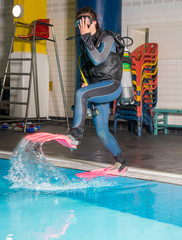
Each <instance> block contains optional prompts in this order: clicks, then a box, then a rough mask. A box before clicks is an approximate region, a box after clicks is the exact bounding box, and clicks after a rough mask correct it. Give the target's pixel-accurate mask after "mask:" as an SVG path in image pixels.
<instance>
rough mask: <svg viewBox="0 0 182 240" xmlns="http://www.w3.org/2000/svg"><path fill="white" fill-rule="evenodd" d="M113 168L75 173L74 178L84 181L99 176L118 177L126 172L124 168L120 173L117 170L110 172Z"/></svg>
mask: <svg viewBox="0 0 182 240" xmlns="http://www.w3.org/2000/svg"><path fill="white" fill-rule="evenodd" d="M113 167H114V166H111V167H108V168H99V169H96V170H93V171H90V172H83V173H77V174H76V176H77V177H79V178H84V179H85V180H90V179H92V178H95V177H101V176H106V175H109V176H115V177H119V176H120V173H123V172H125V171H126V167H125V168H124V169H123V170H122V171H120V172H119V171H118V169H114V170H112V168H113Z"/></svg>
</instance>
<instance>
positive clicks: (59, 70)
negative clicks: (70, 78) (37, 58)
mask: <svg viewBox="0 0 182 240" xmlns="http://www.w3.org/2000/svg"><path fill="white" fill-rule="evenodd" d="M51 29H52V36H53V40H54V49H55V54H56V62H57V67H58V74H59V80H60V85H61V93H62V99H63V105H64V112H65V116H66V121H67V127H68V130H69V128H70V127H69V118H68V110H67V103H66V96H65V91H64V85H63V80H62V74H61V67H60V62H59V55H58V48H57V42H56V35H55V31H54V26H53V25H52V26H51Z"/></svg>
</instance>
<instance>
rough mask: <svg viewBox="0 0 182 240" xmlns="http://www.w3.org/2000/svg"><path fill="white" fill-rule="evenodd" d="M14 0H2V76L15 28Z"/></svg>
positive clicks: (0, 20)
mask: <svg viewBox="0 0 182 240" xmlns="http://www.w3.org/2000/svg"><path fill="white" fill-rule="evenodd" d="M12 7H13V0H0V78H2V77H3V75H4V71H5V66H6V60H7V56H8V50H9V47H10V39H11V35H12V29H13V16H12Z"/></svg>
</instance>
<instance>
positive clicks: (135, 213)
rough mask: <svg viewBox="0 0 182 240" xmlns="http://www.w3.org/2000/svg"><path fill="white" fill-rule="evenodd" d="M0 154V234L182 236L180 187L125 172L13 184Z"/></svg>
mask: <svg viewBox="0 0 182 240" xmlns="http://www.w3.org/2000/svg"><path fill="white" fill-rule="evenodd" d="M10 167H11V164H10V161H8V160H3V159H1V160H0V223H1V224H0V240H25V239H26V240H42V239H44V240H52V239H66V240H111V239H112V240H133V239H135V240H153V239H155V240H171V239H174V240H178V239H179V240H181V239H182V217H181V216H182V204H181V202H182V187H181V186H177V185H170V184H163V183H157V182H152V181H143V180H137V179H130V178H126V177H112V178H107V177H98V178H95V179H93V180H91V181H83V180H80V179H78V178H77V177H76V176H75V173H78V172H80V171H77V170H71V169H58V171H61V172H63V173H64V174H65V175H66V176H67V178H68V179H69V182H67V184H66V185H62V186H61V185H59V187H58V186H57V187H55V186H54V183H52V185H50V184H49V185H48V184H47V185H46V184H45V186H43V185H41V186H42V187H43V189H41V188H39V189H37V188H36V189H33V186H32V187H31V188H29V189H28V188H27V189H26V188H22V187H21V188H17V187H15V186H13V187H12V183H11V182H9V181H8V180H7V179H6V178H4V176H7V175H8V171H9V169H10Z"/></svg>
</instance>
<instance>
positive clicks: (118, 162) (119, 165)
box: [114, 153, 126, 172]
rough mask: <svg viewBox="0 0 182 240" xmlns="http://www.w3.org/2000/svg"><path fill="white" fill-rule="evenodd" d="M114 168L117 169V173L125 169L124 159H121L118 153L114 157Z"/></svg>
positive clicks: (121, 156) (120, 154)
mask: <svg viewBox="0 0 182 240" xmlns="http://www.w3.org/2000/svg"><path fill="white" fill-rule="evenodd" d="M114 158H115V161H116V162H115V164H114V166H115V167H116V168H117V169H118V172H121V171H122V170H123V169H124V168H125V167H126V159H125V158H124V157H123V155H122V153H119V154H118V155H116V156H115V157H114Z"/></svg>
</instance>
